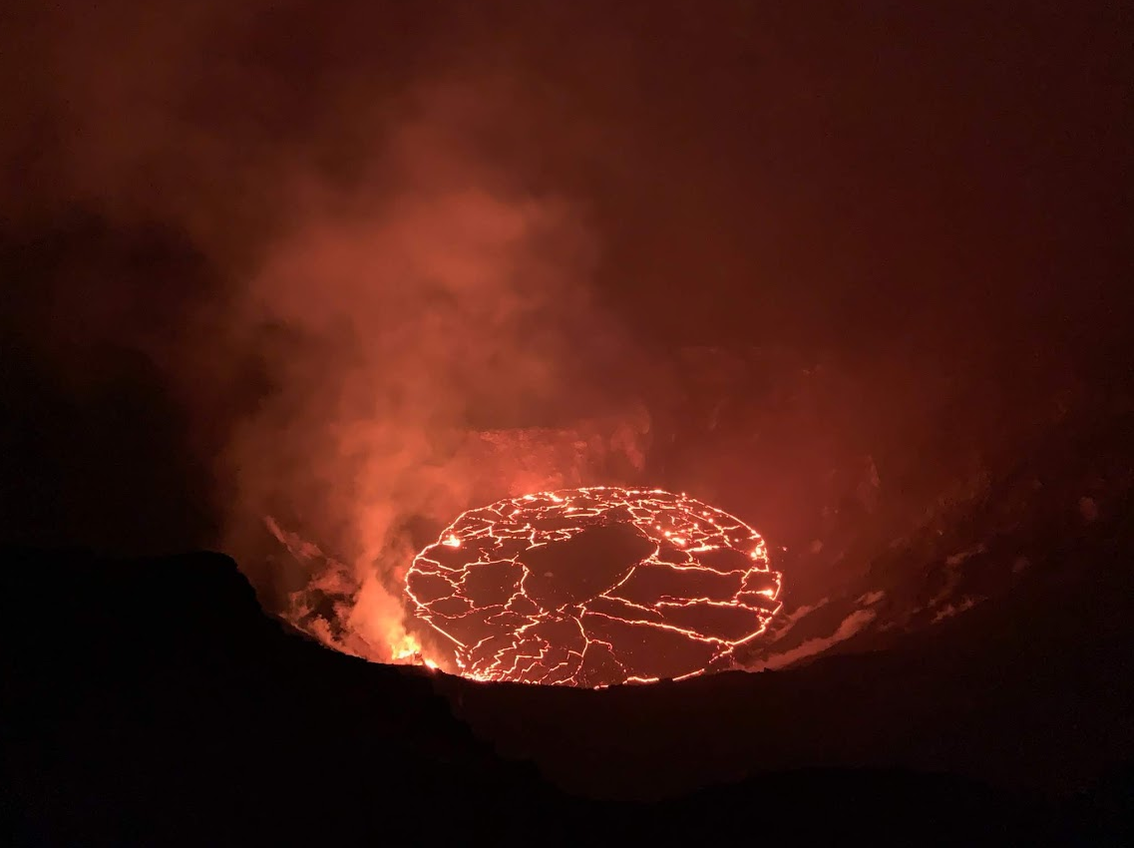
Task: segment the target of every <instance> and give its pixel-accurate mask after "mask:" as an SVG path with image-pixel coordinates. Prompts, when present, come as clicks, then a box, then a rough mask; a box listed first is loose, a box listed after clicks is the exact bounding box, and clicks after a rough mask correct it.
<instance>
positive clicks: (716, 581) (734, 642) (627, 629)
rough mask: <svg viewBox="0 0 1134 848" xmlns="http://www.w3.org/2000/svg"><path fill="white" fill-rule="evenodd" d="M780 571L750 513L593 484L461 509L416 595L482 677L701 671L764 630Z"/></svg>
mask: <svg viewBox="0 0 1134 848" xmlns="http://www.w3.org/2000/svg"><path fill="white" fill-rule="evenodd" d="M780 583H781V575H780V574H779V573H777V572H774V571H772V570H771V569H770V567H769V564H768V552H767V546H766V545H765V543H764V540H763V539H762V538H761V536H760V534H759V533H757V532H756V531H755V530H753V529H752V528H751V527H749V526H748V525H747V524H745V523H744V522H743V521H741V520H740V519H738V518H736V517H734V516H732V515H729V514H728V513H726V512H722V511H721V510H719V509H715V508H713V507H711V506H708V505H706V504H703V503H701V502H700V501H697V500H694V499H693V498H690V497H688V496H686V495H683V494H682V495H675V494H671V493H669V492H665V491H662V490H660V489H649V490H644V489H625V488H607V487H602V488H585V489H566V490H562V491H557V492H542V493H539V494H532V495H524V496H523V497H519V498H511V499H508V500H503V501H500V502H498V503H495V504H492V505H491V506H486V507H483V508H480V509H473V510H469V511H468V512H465V513H463V514H462V515H461V516H460V517H459V518H457V520H456V521H454V522H453V523H452V524H451V525H449V527H447V528H446V529H445V530H444V531H443V532H442V533H441V536H440V537H439V538H438V540H437V541H436V542H435V543H433V544H432V545H430V546H429V547H427V548H425V550H423V551H422V552H421V553H420V554H418V555H417V557H416V558H415V559H414V562H413V565H412V567H411V568H410V570H409V573H408V574H407V575H406V594H407V596H408V597H409V599H410V600H411V601H412V604H413V606H414V607H416V611H417V615H418V617H419V618H421V619H423V620H424V621H426V622H428V623H429V624H430V625H432V626H433V628H434V629H436V630H437V631H439V632H440V633H441V634H443V635H444V636H445V637H447V638H448V639H449V640H451V641H452V643H453V645H454V651H455V660H456V664H457V667H458V668H459V670H460V672H461V673H462V674H463V675H465V676H467V677H472V678H475V679H478V680H493V681H515V682H523V683H543V684H566V685H572V686H587V687H597V686H606V685H611V684H616V683H626V682H651V681H655V680H660V679H663V678H680V677H691V676H693V675H696V674H700V673H701V672H703V671H705V670H706V669H708V667H709V666H710V665H711V664H714V663H717V662H718V661H720V660H722V659H724V658H726V657H727V656H728V655H729V654H731V652H732V651H733V650H734V649H735V648H736V647H737V646H738V645H741V644H743V643H745V642H748V641H750V640H752V639H754V638H755V637H757V636H759V635H760V634H761V633H763V632H764V630H765V628H766V627H767V626H768V623H769V621H770V620H771V619H772V616H774V615H775V614H776V613H777V612H778V611H779V608H780V605H779V603H777V601H776V598H777V597H778V595H779V592H780Z"/></svg>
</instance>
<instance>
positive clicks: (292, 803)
mask: <svg viewBox="0 0 1134 848" xmlns="http://www.w3.org/2000/svg"><path fill="white" fill-rule="evenodd" d="M3 574H4V593H3V597H4V600H5V608H6V609H5V615H4V617H3V620H4V623H5V630H6V636H5V651H4V658H5V659H4V669H3V675H4V677H3V679H4V687H3V692H4V695H3V712H4V716H5V720H4V723H3V727H4V731H3V732H4V750H5V758H4V759H5V764H6V765H5V768H6V771H7V778H6V787H7V788H6V792H5V796H6V798H7V803H8V804H9V807H10V810H11V812H12V813H14V815H13V816H12V817H11V819H10V820H11V821H12V822H13V823H14V826H15V831H14V832H15V841H16V842H17V843H19V844H75V843H83V844H90V843H96V842H114V843H116V844H150V845H152V844H171V843H180V844H198V845H199V844H232V843H242V844H250V843H253V842H267V841H272V842H277V843H287V844H293V843H300V842H311V841H314V840H318V841H320V842H324V843H325V842H327V841H330V840H340V841H341V840H347V841H350V842H356V841H361V840H364V839H366V840H375V841H381V842H382V843H383V844H439V843H449V844H455V843H461V842H465V841H471V840H474V839H487V840H491V841H492V842H493V843H495V844H512V843H524V844H531V842H532V841H539V842H540V843H552V844H554V843H582V842H587V843H593V844H604V843H616V842H637V841H642V840H645V839H658V840H661V839H666V838H673V837H681V838H700V837H714V836H723V835H726V834H729V833H736V834H740V835H748V836H749V837H751V838H753V839H754V838H757V836H759V837H760V838H765V837H773V836H778V837H785V836H787V837H793V838H800V839H805V840H807V841H809V842H815V841H819V842H823V841H827V840H833V839H836V838H845V837H846V836H847V835H867V836H869V837H870V838H871V839H872V840H873V841H881V842H890V841H892V842H908V841H910V840H914V841H917V842H919V843H921V844H931V843H935V842H936V843H938V844H949V843H955V842H956V841H957V840H964V841H967V842H972V841H977V842H980V841H990V842H995V841H997V840H998V839H1004V838H1008V837H1009V836H1011V837H1013V838H1020V837H1021V835H1022V836H1023V838H1025V839H1026V840H1029V841H1043V840H1046V839H1050V840H1052V841H1056V842H1058V841H1061V840H1063V839H1064V838H1070V837H1071V836H1074V835H1076V834H1081V833H1086V834H1093V835H1094V836H1098V837H1099V838H1103V837H1105V836H1107V835H1108V834H1112V833H1118V832H1120V829H1121V828H1123V827H1127V828H1128V826H1129V819H1128V818H1126V819H1124V818H1123V816H1122V812H1121V810H1122V804H1123V803H1124V802H1125V801H1126V800H1128V799H1129V791H1128V790H1129V780H1128V779H1126V781H1125V782H1123V781H1122V780H1121V779H1120V777H1115V776H1114V775H1115V774H1118V775H1121V774H1122V772H1114V773H1113V774H1109V776H1108V775H1106V774H1104V773H1103V771H1102V770H1101V769H1099V768H1098V767H1100V766H1102V765H1105V764H1104V763H1103V762H1102V759H1101V758H1103V755H1104V754H1106V755H1107V756H1110V757H1111V758H1112V760H1113V762H1112V763H1111V765H1112V766H1113V767H1117V766H1118V765H1120V763H1119V761H1120V759H1121V758H1122V757H1123V756H1126V757H1129V754H1130V743H1131V738H1132V737H1131V736H1130V735H1129V729H1130V728H1129V722H1130V719H1129V712H1128V711H1127V710H1126V709H1125V708H1126V707H1128V706H1129V701H1128V700H1127V696H1128V695H1129V687H1130V684H1129V679H1130V676H1129V673H1128V672H1129V660H1128V659H1127V658H1126V655H1127V654H1128V651H1126V650H1125V648H1126V647H1127V646H1128V645H1129V644H1130V642H1129V640H1128V639H1126V640H1125V641H1123V640H1122V638H1121V637H1122V636H1123V635H1127V636H1128V635H1129V634H1128V631H1125V633H1120V632H1117V631H1114V630H1113V628H1114V627H1115V626H1116V625H1115V622H1116V621H1121V619H1120V618H1118V619H1116V618H1115V617H1114V615H1115V614H1116V613H1117V612H1118V610H1115V609H1106V608H1103V607H1101V606H1097V605H1099V604H1106V603H1111V604H1112V605H1113V604H1129V598H1128V597H1127V596H1124V595H1122V594H1121V593H1118V592H1116V587H1115V586H1110V585H1104V584H1101V583H1099V582H1096V583H1095V584H1093V585H1094V586H1095V587H1096V589H1095V590H1091V589H1090V587H1089V586H1086V585H1084V586H1081V587H1078V588H1080V589H1082V590H1083V592H1084V594H1079V595H1077V602H1078V603H1082V604H1088V605H1096V606H1094V607H1093V609H1094V610H1095V611H1096V615H1095V616H1087V617H1081V618H1079V619H1074V618H1072V617H1066V618H1065V619H1062V621H1063V624H1060V623H1059V622H1060V620H1059V619H1055V620H1053V621H1052V626H1051V627H1050V628H1048V629H1047V630H1046V631H1043V633H1042V634H1037V633H1036V632H1035V631H1034V630H1033V629H1023V628H1020V629H1018V630H1015V631H1014V629H1013V626H1012V623H1011V622H1012V621H1013V619H1012V618H1011V611H1008V613H1006V616H1007V617H1003V618H997V617H996V616H995V615H993V614H992V612H991V611H990V613H989V614H988V615H986V616H984V617H983V618H978V617H977V616H978V614H979V613H980V612H981V611H980V610H976V611H974V612H973V614H972V616H971V622H970V623H968V624H967V625H966V628H960V627H958V628H957V630H956V633H954V634H952V636H949V635H944V636H942V637H941V638H939V639H935V640H927V641H926V642H924V643H916V642H915V643H913V644H910V645H908V646H907V647H905V648H904V649H902V650H892V651H888V652H882V653H875V654H871V655H864V656H843V657H833V658H831V659H830V660H825V661H820V662H815V663H813V664H811V665H809V666H807V667H804V668H800V669H796V670H792V671H784V672H779V673H765V674H762V675H742V674H731V675H720V676H715V677H711V678H704V679H699V680H692V681H687V682H685V683H683V684H662V685H659V686H656V687H628V688H616V689H612V690H607V691H603V692H592V691H582V690H566V689H548V688H541V687H524V686H486V685H478V684H473V683H470V682H468V681H463V680H459V679H455V678H447V677H443V676H433V675H431V674H430V673H428V672H426V671H424V670H419V669H416V668H407V667H384V666H379V665H373V664H368V663H365V662H363V661H361V660H357V659H354V658H351V657H348V656H345V655H340V654H336V653H334V652H331V651H328V650H326V649H324V648H322V647H320V646H318V645H316V644H314V643H313V642H311V641H309V640H307V639H306V638H305V637H303V636H302V635H301V634H299V633H296V632H293V631H290V630H289V629H288V628H287V627H286V626H285V625H282V624H280V623H278V622H276V621H274V620H272V619H270V618H268V617H267V616H265V615H264V614H263V613H262V612H261V610H260V609H259V606H258V604H257V602H256V598H255V596H254V593H253V591H252V589H251V587H250V586H249V585H248V583H247V582H246V581H245V580H244V578H243V577H242V576H241V575H240V573H239V572H238V571H237V569H236V566H235V564H234V563H233V562H232V561H231V560H229V559H227V558H225V557H223V556H219V555H215V554H195V555H186V556H180V557H170V558H164V559H151V560H119V561H108V560H105V559H100V558H98V557H95V556H93V555H90V554H85V553H82V552H61V553H50V554H49V553H42V552H40V553H36V552H32V551H27V550H11V551H8V552H6V553H5V554H4V557H3ZM1043 595H1044V592H1043V590H1042V588H1041V589H1037V598H1026V597H1021V598H1019V599H1018V601H1017V602H1018V603H1019V604H1021V605H1025V606H1026V605H1032V606H1031V609H1032V610H1033V611H1034V610H1038V609H1039V607H1038V606H1035V605H1036V604H1041V603H1042V600H1043ZM1108 598H1109V599H1110V600H1109V601H1108V600H1107V599H1108ZM1129 620H1130V618H1129V617H1128V618H1127V619H1126V621H1127V622H1128V621H1129ZM1075 621H1078V623H1074V624H1072V623H1069V622H1075ZM1092 621H1097V622H1106V623H1105V624H1102V623H1100V624H1098V625H1092V624H1091V622H1092ZM1125 626H1127V627H1128V625H1125ZM961 633H964V634H966V635H965V637H964V638H961V637H960V636H958V634H961ZM1096 637H1099V638H1103V637H1105V638H1108V639H1110V640H1112V641H1111V646H1110V648H1109V652H1108V650H1106V649H1104V647H1103V646H1102V645H1100V644H1099V643H1098V642H1097V641H1091V640H1092V639H1095V638H1096ZM965 644H969V645H973V644H977V645H981V646H984V647H983V648H982V651H983V653H984V656H986V658H987V659H986V660H985V661H983V662H982V661H979V657H978V656H977V655H976V654H974V652H972V651H966V650H965V649H964V647H963V645H965ZM1029 646H1031V647H1029ZM1091 651H1095V652H1096V653H1095V654H1094V655H1092V654H1091ZM1099 652H1101V653H1099ZM1101 680H1108V681H1109V684H1108V685H1107V686H1104V687H1103V688H1102V689H1099V688H1098V687H1099V685H1100V681H1101ZM1060 691H1062V692H1063V693H1064V695H1063V697H1062V698H1060V697H1057V693H1058V692H1060ZM1029 701H1034V703H1035V705H1036V706H1035V709H1031V710H1029V709H1027V708H1026V705H1027V703H1028V702H1029ZM451 705H452V706H451ZM454 713H455V714H454ZM461 717H466V718H467V719H468V721H469V723H468V724H466V723H465V722H464V721H463V720H462V718H461ZM472 728H475V729H476V735H474V731H473V729H472ZM1012 728H1016V730H1012ZM1123 734H1126V735H1123ZM1029 738H1031V739H1033V740H1034V743H1035V744H1033V745H1031V746H1029V744H1028V739H1029ZM1044 745H1046V746H1047V749H1048V751H1049V756H1048V759H1047V761H1037V760H1036V752H1037V751H1039V750H1041V748H1042V747H1043V746H1044ZM494 746H496V747H498V748H499V751H500V753H497V751H495V750H494ZM525 747H526V750H524V748H525ZM567 749H570V756H569V757H567V758H566V759H564V758H565V753H564V752H565V751H566V750H567ZM502 755H504V756H502ZM531 758H534V759H535V760H536V762H537V763H538V765H539V766H540V770H537V768H536V767H535V766H534V765H532V764H531V762H529V761H528V760H529V759H531ZM1010 761H1014V762H1015V764H1016V765H1017V766H1023V767H1027V768H1034V769H1036V770H1037V780H1036V781H1033V782H1032V783H1031V784H1028V783H1026V782H1024V783H1021V782H1018V781H1017V782H1016V783H1012V782H1011V781H1005V780H1004V778H1009V777H1012V778H1015V777H1019V775H1018V774H1016V773H1015V772H1014V771H1013V767H1012V766H1011V763H1010ZM990 764H991V767H990ZM808 766H809V767H810V768H802V767H808ZM996 766H1001V767H1000V768H997V767H996ZM1045 767H1046V770H1045ZM1093 769H1094V770H1095V771H1093ZM541 770H542V772H543V775H541V773H540V771H541ZM932 772H953V773H954V774H953V776H950V775H949V774H945V773H941V774H933V773H932ZM651 773H654V774H655V779H654V780H653V781H652V782H651V781H649V780H646V776H647V775H649V774H651ZM677 774H683V775H684V777H683V778H682V779H681V780H677V781H674V779H673V777H674V775H677ZM1058 774H1064V775H1065V776H1067V777H1069V778H1071V777H1074V778H1078V779H1080V780H1082V781H1083V782H1082V783H1081V784H1079V785H1075V786H1074V787H1070V786H1058V785H1057V784H1059V783H1060V782H1059V781H1054V782H1052V781H1051V780H1049V778H1050V777H1052V775H1058ZM544 775H545V776H546V777H545V776H544ZM659 775H660V777H658V776H659ZM1092 775H1093V778H1092ZM981 776H984V777H986V778H991V779H993V782H996V779H997V778H1000V779H1001V780H1000V783H1001V788H992V787H991V786H989V785H988V783H986V782H983V781H981V780H979V779H975V778H979V777H981ZM1092 779H1093V780H1096V781H1100V782H1099V783H1098V789H1097V795H1096V794H1094V792H1095V790H1093V786H1094V784H1093V783H1092ZM553 781H554V783H553ZM730 781H739V782H730ZM1037 783H1038V784H1040V785H1037ZM554 784H558V785H554ZM667 784H668V786H669V788H670V789H671V790H672V789H674V788H676V789H677V790H678V792H677V794H676V795H674V794H673V792H672V791H669V792H667V791H666V785H667ZM690 784H693V785H699V786H701V787H702V788H700V789H697V790H696V791H690ZM564 787H567V789H568V790H570V791H566V790H565V789H564ZM1071 789H1076V790H1079V791H1078V795H1076V794H1074V792H1073V791H1068V790H1071ZM1040 790H1043V791H1040ZM584 796H590V797H584ZM667 796H668V797H667ZM1053 798H1054V799H1055V800H1051V799H1053Z"/></svg>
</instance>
